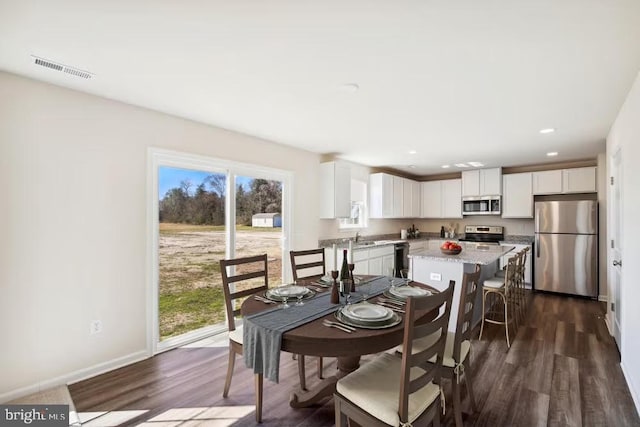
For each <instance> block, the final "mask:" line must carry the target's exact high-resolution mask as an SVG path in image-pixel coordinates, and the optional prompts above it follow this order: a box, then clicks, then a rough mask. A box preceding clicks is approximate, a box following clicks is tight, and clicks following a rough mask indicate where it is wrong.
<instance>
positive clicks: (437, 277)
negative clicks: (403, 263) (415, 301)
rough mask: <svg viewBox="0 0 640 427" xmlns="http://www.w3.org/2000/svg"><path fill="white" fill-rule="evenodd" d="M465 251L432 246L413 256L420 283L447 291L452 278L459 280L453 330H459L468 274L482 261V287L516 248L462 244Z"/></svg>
mask: <svg viewBox="0 0 640 427" xmlns="http://www.w3.org/2000/svg"><path fill="white" fill-rule="evenodd" d="M461 246H462V252H461V253H459V254H458V255H446V254H443V253H442V251H440V248H429V249H424V250H421V251H418V252H414V253H412V254H410V255H409V276H410V278H411V279H412V280H415V281H416V282H420V283H425V284H428V285H429V286H432V287H434V288H436V289H439V290H444V289H446V287H447V286H448V285H449V281H450V280H453V281H455V282H456V286H455V289H454V291H453V305H452V307H451V319H450V320H449V331H452V332H453V331H455V330H456V321H457V318H458V305H459V304H460V286H461V285H462V276H463V275H464V273H473V272H474V270H475V265H476V264H480V265H481V267H482V272H481V275H480V283H479V286H480V287H482V284H483V283H484V281H485V279H487V278H491V277H493V276H494V275H495V274H496V271H497V270H498V268H499V267H500V266H499V265H498V260H499V259H500V257H502V256H503V255H505V254H507V253H509V252H511V251H513V249H514V248H515V247H514V246H512V245H485V244H478V243H462V244H461ZM481 312H482V290H480V291H479V292H478V297H477V299H476V307H475V309H474V314H473V325H474V326H475V325H476V324H477V323H478V322H479V321H480V318H481Z"/></svg>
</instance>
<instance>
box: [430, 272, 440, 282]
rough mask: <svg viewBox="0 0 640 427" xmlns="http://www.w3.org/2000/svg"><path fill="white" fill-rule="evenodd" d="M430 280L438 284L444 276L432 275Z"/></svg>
mask: <svg viewBox="0 0 640 427" xmlns="http://www.w3.org/2000/svg"><path fill="white" fill-rule="evenodd" d="M429 279H430V280H437V281H438V282H439V281H441V280H442V274H440V273H431V275H430V276H429Z"/></svg>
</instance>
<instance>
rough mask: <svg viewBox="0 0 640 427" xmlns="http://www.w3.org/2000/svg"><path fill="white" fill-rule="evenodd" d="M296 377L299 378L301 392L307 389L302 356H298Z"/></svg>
mask: <svg viewBox="0 0 640 427" xmlns="http://www.w3.org/2000/svg"><path fill="white" fill-rule="evenodd" d="M297 359H298V376H299V377H300V388H301V389H302V390H306V389H307V373H306V372H305V366H304V355H302V354H299V355H298V357H297Z"/></svg>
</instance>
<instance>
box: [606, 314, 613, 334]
mask: <svg viewBox="0 0 640 427" xmlns="http://www.w3.org/2000/svg"><path fill="white" fill-rule="evenodd" d="M604 324H605V325H607V330H608V331H609V335H611V336H613V329H612V328H611V323H609V316H607V315H605V316H604Z"/></svg>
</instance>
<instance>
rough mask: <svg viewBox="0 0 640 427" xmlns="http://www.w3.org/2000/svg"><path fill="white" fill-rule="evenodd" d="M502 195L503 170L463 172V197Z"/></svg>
mask: <svg viewBox="0 0 640 427" xmlns="http://www.w3.org/2000/svg"><path fill="white" fill-rule="evenodd" d="M500 195H502V169H501V168H491V169H476V170H471V171H463V172H462V196H463V197H468V196H500Z"/></svg>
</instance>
